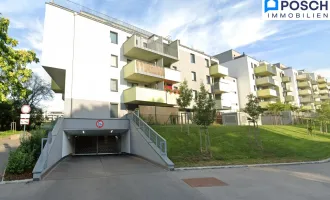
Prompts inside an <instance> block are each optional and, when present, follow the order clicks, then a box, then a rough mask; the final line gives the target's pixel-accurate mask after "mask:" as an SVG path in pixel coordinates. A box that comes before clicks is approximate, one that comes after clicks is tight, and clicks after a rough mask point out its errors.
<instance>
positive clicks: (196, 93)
mask: <svg viewBox="0 0 330 200" xmlns="http://www.w3.org/2000/svg"><path fill="white" fill-rule="evenodd" d="M193 93H194V100H195V101H196V100H197V96H198V92H197V90H193Z"/></svg>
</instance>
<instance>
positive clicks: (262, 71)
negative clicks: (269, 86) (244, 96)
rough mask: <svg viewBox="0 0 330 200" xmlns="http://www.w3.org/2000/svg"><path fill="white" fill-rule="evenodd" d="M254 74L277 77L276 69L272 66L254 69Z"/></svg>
mask: <svg viewBox="0 0 330 200" xmlns="http://www.w3.org/2000/svg"><path fill="white" fill-rule="evenodd" d="M254 73H255V75H256V76H275V75H276V67H275V66H272V65H266V64H261V65H259V66H258V67H256V68H254Z"/></svg>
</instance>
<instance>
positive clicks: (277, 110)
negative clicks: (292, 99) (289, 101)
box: [267, 102, 286, 125]
mask: <svg viewBox="0 0 330 200" xmlns="http://www.w3.org/2000/svg"><path fill="white" fill-rule="evenodd" d="M285 107H286V106H285V104H283V103H282V102H276V103H272V104H269V105H268V106H267V109H268V111H270V112H271V113H272V114H273V116H274V119H275V120H274V124H276V125H278V121H279V119H280V117H281V116H280V115H281V112H282V111H284V110H285ZM280 124H282V120H281V122H280Z"/></svg>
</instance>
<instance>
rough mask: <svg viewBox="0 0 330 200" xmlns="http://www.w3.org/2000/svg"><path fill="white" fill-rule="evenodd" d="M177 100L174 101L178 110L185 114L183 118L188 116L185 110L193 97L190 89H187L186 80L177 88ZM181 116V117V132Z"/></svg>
mask: <svg viewBox="0 0 330 200" xmlns="http://www.w3.org/2000/svg"><path fill="white" fill-rule="evenodd" d="M179 91H180V94H179V98H178V99H177V100H176V101H177V104H178V106H179V107H180V110H183V111H184V112H185V116H188V115H187V113H186V108H187V107H188V106H189V105H190V103H191V101H192V98H193V95H192V89H189V88H188V83H187V80H186V79H185V80H184V81H183V82H182V83H181V84H180V86H179ZM182 122H183V120H182V116H181V131H182ZM188 134H189V118H188Z"/></svg>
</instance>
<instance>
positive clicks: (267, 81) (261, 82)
mask: <svg viewBox="0 0 330 200" xmlns="http://www.w3.org/2000/svg"><path fill="white" fill-rule="evenodd" d="M256 84H257V85H258V86H266V85H275V80H274V79H273V78H272V77H271V76H268V77H262V78H257V79H256Z"/></svg>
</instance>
